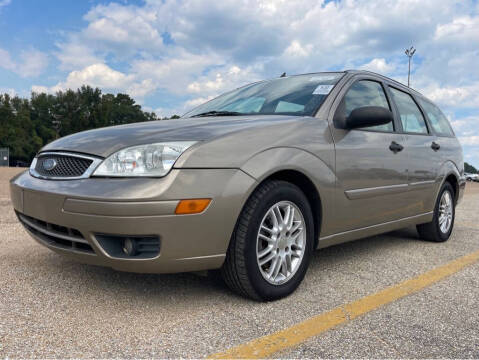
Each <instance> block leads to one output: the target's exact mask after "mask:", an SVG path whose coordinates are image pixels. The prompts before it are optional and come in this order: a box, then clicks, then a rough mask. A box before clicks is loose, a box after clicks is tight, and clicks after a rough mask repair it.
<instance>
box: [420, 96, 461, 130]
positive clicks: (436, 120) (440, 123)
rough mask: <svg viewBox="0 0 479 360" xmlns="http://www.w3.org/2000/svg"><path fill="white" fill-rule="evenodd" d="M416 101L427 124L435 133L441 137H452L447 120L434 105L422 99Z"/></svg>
mask: <svg viewBox="0 0 479 360" xmlns="http://www.w3.org/2000/svg"><path fill="white" fill-rule="evenodd" d="M418 101H419V104H420V105H421V106H422V108H423V109H424V111H425V112H426V114H427V117H428V118H429V122H430V123H431V126H432V128H433V129H434V131H435V132H436V133H438V134H439V135H443V136H453V135H454V133H453V132H452V129H451V126H450V125H449V121H447V118H446V117H445V116H444V114H443V113H442V111H441V110H439V108H438V107H437V106H436V105H434V104H432V103H430V102H429V101H426V100H423V99H418Z"/></svg>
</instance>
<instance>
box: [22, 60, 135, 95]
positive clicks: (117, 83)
mask: <svg viewBox="0 0 479 360" xmlns="http://www.w3.org/2000/svg"><path fill="white" fill-rule="evenodd" d="M134 80H135V79H134V76H133V75H127V74H124V73H122V72H120V71H116V70H113V69H111V68H110V67H109V66H107V65H105V64H93V65H90V66H87V67H85V68H83V69H81V70H75V71H72V72H70V74H68V76H67V79H66V81H64V82H59V83H58V84H56V85H54V86H52V87H50V88H47V87H44V86H38V85H35V86H33V87H32V90H33V91H37V92H41V91H43V92H56V91H60V90H67V89H73V90H76V89H78V88H79V87H81V86H82V85H90V86H91V87H99V88H102V89H109V90H124V89H127V88H130V87H132V88H134V87H135V86H136V85H137V84H135V82H134Z"/></svg>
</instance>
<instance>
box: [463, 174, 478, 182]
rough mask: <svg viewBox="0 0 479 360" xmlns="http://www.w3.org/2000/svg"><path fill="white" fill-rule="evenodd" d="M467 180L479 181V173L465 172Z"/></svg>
mask: <svg viewBox="0 0 479 360" xmlns="http://www.w3.org/2000/svg"><path fill="white" fill-rule="evenodd" d="M464 176H465V177H466V180H467V181H479V174H469V173H464Z"/></svg>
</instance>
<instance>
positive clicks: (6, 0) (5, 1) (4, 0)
mask: <svg viewBox="0 0 479 360" xmlns="http://www.w3.org/2000/svg"><path fill="white" fill-rule="evenodd" d="M11 2H12V1H11V0H0V10H1V9H2V7H4V6H7V5H9V4H10V3H11Z"/></svg>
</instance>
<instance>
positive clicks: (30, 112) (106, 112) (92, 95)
mask: <svg viewBox="0 0 479 360" xmlns="http://www.w3.org/2000/svg"><path fill="white" fill-rule="evenodd" d="M178 117H179V116H177V115H174V116H172V118H178ZM163 119H166V118H163ZM153 120H160V119H159V118H157V116H156V114H155V113H153V112H146V111H143V110H142V109H141V106H140V105H139V104H136V102H135V100H133V99H132V98H131V97H130V96H129V95H127V94H116V95H113V94H102V92H101V90H100V89H98V88H95V89H94V88H92V87H90V86H82V87H81V88H80V89H78V90H76V91H74V90H66V91H59V92H57V93H56V94H55V95H53V94H46V93H32V94H31V97H30V99H26V98H21V97H19V96H13V97H12V96H10V95H8V94H3V95H2V94H0V148H2V147H6V148H9V149H10V165H15V164H17V163H22V162H24V163H30V162H31V161H32V159H33V157H34V156H35V154H36V153H37V152H38V150H39V149H40V148H41V147H42V146H44V145H46V144H48V143H49V142H51V141H53V140H55V139H57V138H59V137H62V136H65V135H69V134H73V133H76V132H79V131H83V130H88V129H95V128H99V127H104V126H112V125H121V124H130V123H134V122H140V121H153Z"/></svg>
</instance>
